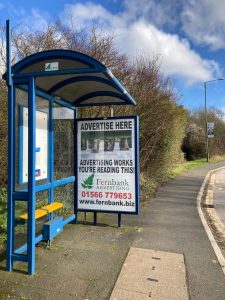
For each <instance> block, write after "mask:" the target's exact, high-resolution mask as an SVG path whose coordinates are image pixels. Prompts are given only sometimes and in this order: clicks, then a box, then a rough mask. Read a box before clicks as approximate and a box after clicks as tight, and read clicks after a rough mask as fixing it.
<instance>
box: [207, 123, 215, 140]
mask: <svg viewBox="0 0 225 300" xmlns="http://www.w3.org/2000/svg"><path fill="white" fill-rule="evenodd" d="M207 133H208V138H214V122H208V123H207Z"/></svg>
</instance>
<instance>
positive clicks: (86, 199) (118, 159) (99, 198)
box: [77, 117, 139, 214]
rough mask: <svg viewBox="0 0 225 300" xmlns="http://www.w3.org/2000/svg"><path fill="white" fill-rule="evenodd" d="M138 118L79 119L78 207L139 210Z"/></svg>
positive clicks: (125, 211) (127, 211)
mask: <svg viewBox="0 0 225 300" xmlns="http://www.w3.org/2000/svg"><path fill="white" fill-rule="evenodd" d="M137 144H138V143H137V117H121V118H107V119H88V120H86V119H83V120H78V121H77V182H78V187H77V210H83V211H88V210H89V211H105V212H121V213H133V214H137V213H138V201H139V199H138V198H139V195H138V170H137V169H138V154H137V152H138V149H137Z"/></svg>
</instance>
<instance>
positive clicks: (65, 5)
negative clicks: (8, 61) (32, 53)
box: [0, 0, 225, 112]
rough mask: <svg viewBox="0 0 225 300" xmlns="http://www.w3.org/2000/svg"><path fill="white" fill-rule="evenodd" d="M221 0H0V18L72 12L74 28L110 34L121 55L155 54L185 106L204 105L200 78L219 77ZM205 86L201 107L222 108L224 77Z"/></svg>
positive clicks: (42, 22) (32, 23)
mask: <svg viewBox="0 0 225 300" xmlns="http://www.w3.org/2000/svg"><path fill="white" fill-rule="evenodd" d="M224 12H225V1H221V0H111V1H110V0H90V1H81V0H80V1H75V0H48V1H47V0H45V1H43V0H39V1H37V0H36V1H31V0H29V1H28V0H19V1H18V0H9V1H6V0H4V1H1V0H0V20H1V22H2V23H4V22H5V20H6V19H10V21H11V24H12V25H16V24H17V23H19V22H21V21H23V22H26V24H27V26H28V27H30V28H37V29H38V28H41V27H43V26H46V24H47V23H48V22H53V21H54V20H55V19H56V18H59V19H60V20H61V22H63V23H66V22H67V20H68V15H70V16H71V15H72V17H73V20H75V24H76V26H79V28H80V29H82V28H85V27H87V26H88V25H91V24H93V23H95V24H98V25H99V26H101V28H102V29H103V30H104V31H105V33H106V34H113V35H114V36H115V43H116V46H117V47H118V49H119V51H120V52H121V53H126V54H127V55H128V56H129V59H130V60H131V61H132V60H134V59H135V57H136V56H138V55H140V54H141V55H145V56H146V57H149V58H153V57H155V56H159V57H160V62H161V70H162V72H163V74H164V75H165V76H168V75H169V76H170V77H171V79H172V81H173V85H174V87H175V89H176V90H177V91H178V93H179V94H180V96H181V99H180V100H179V103H180V104H182V105H184V106H185V107H187V108H188V109H190V110H194V109H196V108H199V107H203V106H204V82H206V81H210V80H214V79H218V78H221V77H223V76H225V60H224V58H225V38H224V37H225V17H224ZM206 86H207V107H210V106H212V107H215V108H217V109H221V110H223V111H224V112H225V80H224V81H222V80H220V81H212V82H208V83H207V84H206Z"/></svg>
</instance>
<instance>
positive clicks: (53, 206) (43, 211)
mask: <svg viewBox="0 0 225 300" xmlns="http://www.w3.org/2000/svg"><path fill="white" fill-rule="evenodd" d="M62 207H63V203H60V202H53V203H50V204H48V205H45V206H43V207H41V208H39V209H36V210H35V220H36V219H39V218H41V217H44V216H46V215H47V214H50V213H51V212H53V211H55V210H57V209H60V208H62ZM19 218H20V219H23V220H28V214H27V213H26V214H23V215H20V216H19Z"/></svg>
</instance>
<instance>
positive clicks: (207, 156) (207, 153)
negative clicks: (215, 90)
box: [204, 82, 209, 162]
mask: <svg viewBox="0 0 225 300" xmlns="http://www.w3.org/2000/svg"><path fill="white" fill-rule="evenodd" d="M204 89H205V147H206V161H207V162H208V161H209V139H208V125H207V123H208V118H207V101H206V82H204Z"/></svg>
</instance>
